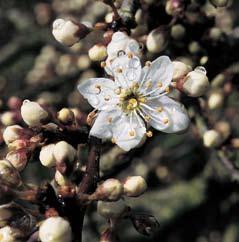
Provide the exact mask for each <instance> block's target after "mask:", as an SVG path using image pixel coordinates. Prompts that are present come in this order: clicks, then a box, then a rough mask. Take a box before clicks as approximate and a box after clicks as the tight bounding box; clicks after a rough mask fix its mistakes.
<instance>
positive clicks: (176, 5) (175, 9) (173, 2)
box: [165, 0, 184, 15]
mask: <svg viewBox="0 0 239 242" xmlns="http://www.w3.org/2000/svg"><path fill="white" fill-rule="evenodd" d="M183 8H184V4H183V1H182V0H167V2H166V6H165V11H166V13H167V14H168V15H175V14H178V13H179V12H181V11H182V10H183Z"/></svg>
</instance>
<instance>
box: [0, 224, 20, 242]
mask: <svg viewBox="0 0 239 242" xmlns="http://www.w3.org/2000/svg"><path fill="white" fill-rule="evenodd" d="M22 237H23V233H22V232H21V231H20V230H19V229H17V228H13V227H10V226H5V227H3V228H1V229H0V239H1V242H20V241H22V240H21V238H22Z"/></svg>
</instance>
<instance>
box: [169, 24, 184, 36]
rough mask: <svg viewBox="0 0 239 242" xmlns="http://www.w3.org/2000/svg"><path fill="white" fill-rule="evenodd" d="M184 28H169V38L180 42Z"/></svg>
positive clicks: (177, 25)
mask: <svg viewBox="0 0 239 242" xmlns="http://www.w3.org/2000/svg"><path fill="white" fill-rule="evenodd" d="M185 32H186V30H185V28H184V26H183V25H181V24H175V25H173V26H172V28H171V36H172V37H173V38H174V39H176V40H181V39H182V38H183V37H184V35H185Z"/></svg>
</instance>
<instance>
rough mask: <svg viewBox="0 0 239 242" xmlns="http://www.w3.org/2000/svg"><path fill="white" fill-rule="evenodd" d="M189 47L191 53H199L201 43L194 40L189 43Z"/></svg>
mask: <svg viewBox="0 0 239 242" xmlns="http://www.w3.org/2000/svg"><path fill="white" fill-rule="evenodd" d="M188 49H189V51H190V53H192V54H197V53H198V52H200V51H201V46H200V45H199V43H198V42H197V41H193V42H191V43H190V44H189V46H188Z"/></svg>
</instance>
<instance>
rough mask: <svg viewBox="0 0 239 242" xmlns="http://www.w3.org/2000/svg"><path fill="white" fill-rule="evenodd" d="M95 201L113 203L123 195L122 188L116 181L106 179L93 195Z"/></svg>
mask: <svg viewBox="0 0 239 242" xmlns="http://www.w3.org/2000/svg"><path fill="white" fill-rule="evenodd" d="M94 194H95V195H96V197H97V199H100V200H109V201H115V200H118V199H119V198H120V197H121V196H122V194H123V186H122V184H121V182H120V181H119V180H117V179H113V178H111V179H107V180H106V181H104V182H103V183H102V184H100V185H99V186H98V188H97V189H96V191H95V193H94Z"/></svg>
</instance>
